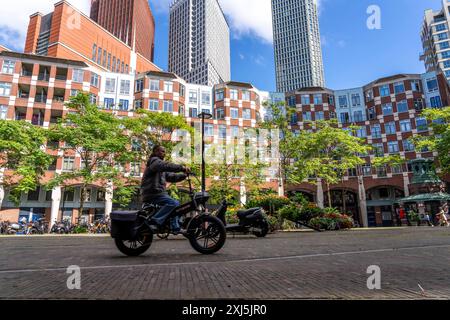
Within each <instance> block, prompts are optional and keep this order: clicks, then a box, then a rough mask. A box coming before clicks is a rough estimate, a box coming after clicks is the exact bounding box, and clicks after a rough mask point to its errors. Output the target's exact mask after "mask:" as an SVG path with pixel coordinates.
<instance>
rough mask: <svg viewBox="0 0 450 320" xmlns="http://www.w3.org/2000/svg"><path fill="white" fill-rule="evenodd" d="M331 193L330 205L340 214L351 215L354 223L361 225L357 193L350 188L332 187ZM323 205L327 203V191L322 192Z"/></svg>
mask: <svg viewBox="0 0 450 320" xmlns="http://www.w3.org/2000/svg"><path fill="white" fill-rule="evenodd" d="M330 193H331V206H332V207H333V208H336V209H338V210H339V211H340V212H341V213H342V214H346V215H348V216H351V217H352V218H353V220H354V221H355V223H356V224H358V225H361V217H360V210H359V199H358V194H357V193H356V192H355V191H353V190H351V189H333V190H331V191H330ZM324 205H325V206H326V207H327V206H328V205H329V200H328V192H325V194H324Z"/></svg>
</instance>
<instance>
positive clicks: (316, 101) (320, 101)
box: [314, 94, 323, 104]
mask: <svg viewBox="0 0 450 320" xmlns="http://www.w3.org/2000/svg"><path fill="white" fill-rule="evenodd" d="M314 104H323V99H322V95H321V94H315V95H314Z"/></svg>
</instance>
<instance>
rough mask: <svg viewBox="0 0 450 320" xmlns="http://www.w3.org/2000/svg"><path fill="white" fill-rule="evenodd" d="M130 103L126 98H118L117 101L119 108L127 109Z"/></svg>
mask: <svg viewBox="0 0 450 320" xmlns="http://www.w3.org/2000/svg"><path fill="white" fill-rule="evenodd" d="M129 105H130V101H128V100H126V99H120V101H119V110H122V111H128V107H129Z"/></svg>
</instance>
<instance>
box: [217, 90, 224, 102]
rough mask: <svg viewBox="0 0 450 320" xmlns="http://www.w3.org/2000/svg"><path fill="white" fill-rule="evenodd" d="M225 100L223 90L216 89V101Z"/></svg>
mask: <svg viewBox="0 0 450 320" xmlns="http://www.w3.org/2000/svg"><path fill="white" fill-rule="evenodd" d="M222 100H223V90H217V91H216V101H222Z"/></svg>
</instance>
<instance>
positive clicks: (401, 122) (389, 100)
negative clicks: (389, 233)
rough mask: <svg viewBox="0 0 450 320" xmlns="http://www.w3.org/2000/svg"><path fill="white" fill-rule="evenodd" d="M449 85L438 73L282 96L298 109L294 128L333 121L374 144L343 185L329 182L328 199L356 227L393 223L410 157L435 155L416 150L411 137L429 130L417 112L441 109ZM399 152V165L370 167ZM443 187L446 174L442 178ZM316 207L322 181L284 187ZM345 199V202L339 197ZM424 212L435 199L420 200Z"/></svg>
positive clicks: (448, 98)
mask: <svg viewBox="0 0 450 320" xmlns="http://www.w3.org/2000/svg"><path fill="white" fill-rule="evenodd" d="M449 92H450V91H449V86H448V84H447V81H446V79H445V76H444V75H443V74H442V73H438V72H430V73H426V74H423V75H420V74H399V75H394V76H391V77H386V78H382V79H378V80H376V81H373V82H371V83H369V84H367V85H365V86H363V87H360V88H354V89H349V90H336V91H333V90H330V89H326V88H303V89H300V90H296V91H293V92H290V93H287V95H286V103H287V104H288V105H290V106H292V107H296V108H297V114H296V115H294V116H293V119H291V125H292V126H291V128H292V130H294V131H298V132H300V131H302V130H309V129H312V127H311V123H310V122H311V121H317V120H324V119H325V120H328V119H337V120H338V123H339V126H340V127H342V128H348V129H350V126H356V127H358V129H357V130H356V131H355V132H354V134H355V135H356V136H358V137H360V138H363V139H365V140H366V142H367V144H369V145H371V146H372V147H373V150H372V151H371V153H370V154H368V155H361V157H362V158H363V159H364V160H365V162H366V163H365V164H364V165H362V166H360V167H358V168H356V169H355V170H350V171H349V172H348V174H347V175H346V176H345V177H344V179H343V181H342V183H340V184H337V185H334V186H331V188H330V193H331V202H332V205H333V206H335V207H338V208H340V209H341V210H342V211H343V212H347V213H349V214H352V215H353V217H354V218H355V220H356V221H357V222H358V223H359V224H360V225H361V226H369V227H376V226H391V225H394V224H395V223H396V222H397V218H398V217H397V215H396V214H397V211H396V209H397V208H398V206H397V205H396V201H397V200H398V199H400V198H403V197H407V196H409V195H410V188H409V187H410V184H411V181H412V177H413V173H412V171H413V170H412V165H411V160H414V159H418V158H426V159H434V157H435V156H436V155H437V154H435V153H432V152H429V151H428V150H416V149H415V146H414V144H413V143H412V142H411V138H412V137H414V136H417V135H429V134H432V131H431V130H430V128H429V123H428V122H427V121H426V119H424V118H422V117H421V116H420V113H421V112H422V110H423V109H425V108H440V107H443V106H446V105H448V104H449V103H450V93H449ZM387 155H399V156H400V157H401V158H402V159H403V160H404V163H403V164H402V165H399V166H386V167H374V166H373V163H372V162H373V159H374V158H375V157H384V156H387ZM444 182H445V183H446V184H447V185H448V184H449V183H450V177H445V179H444ZM289 191H290V192H300V193H303V194H304V195H306V196H307V197H308V198H309V199H310V200H311V201H315V202H316V203H317V204H318V205H319V206H324V205H326V204H328V192H327V191H328V190H327V187H326V185H325V184H324V183H323V182H321V181H316V185H313V184H310V183H303V184H301V185H292V186H289ZM343 199H345V203H344V200H343ZM423 205H424V206H426V207H427V209H428V210H427V212H437V211H436V210H437V206H438V204H437V203H433V202H429V203H424V204H423Z"/></svg>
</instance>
